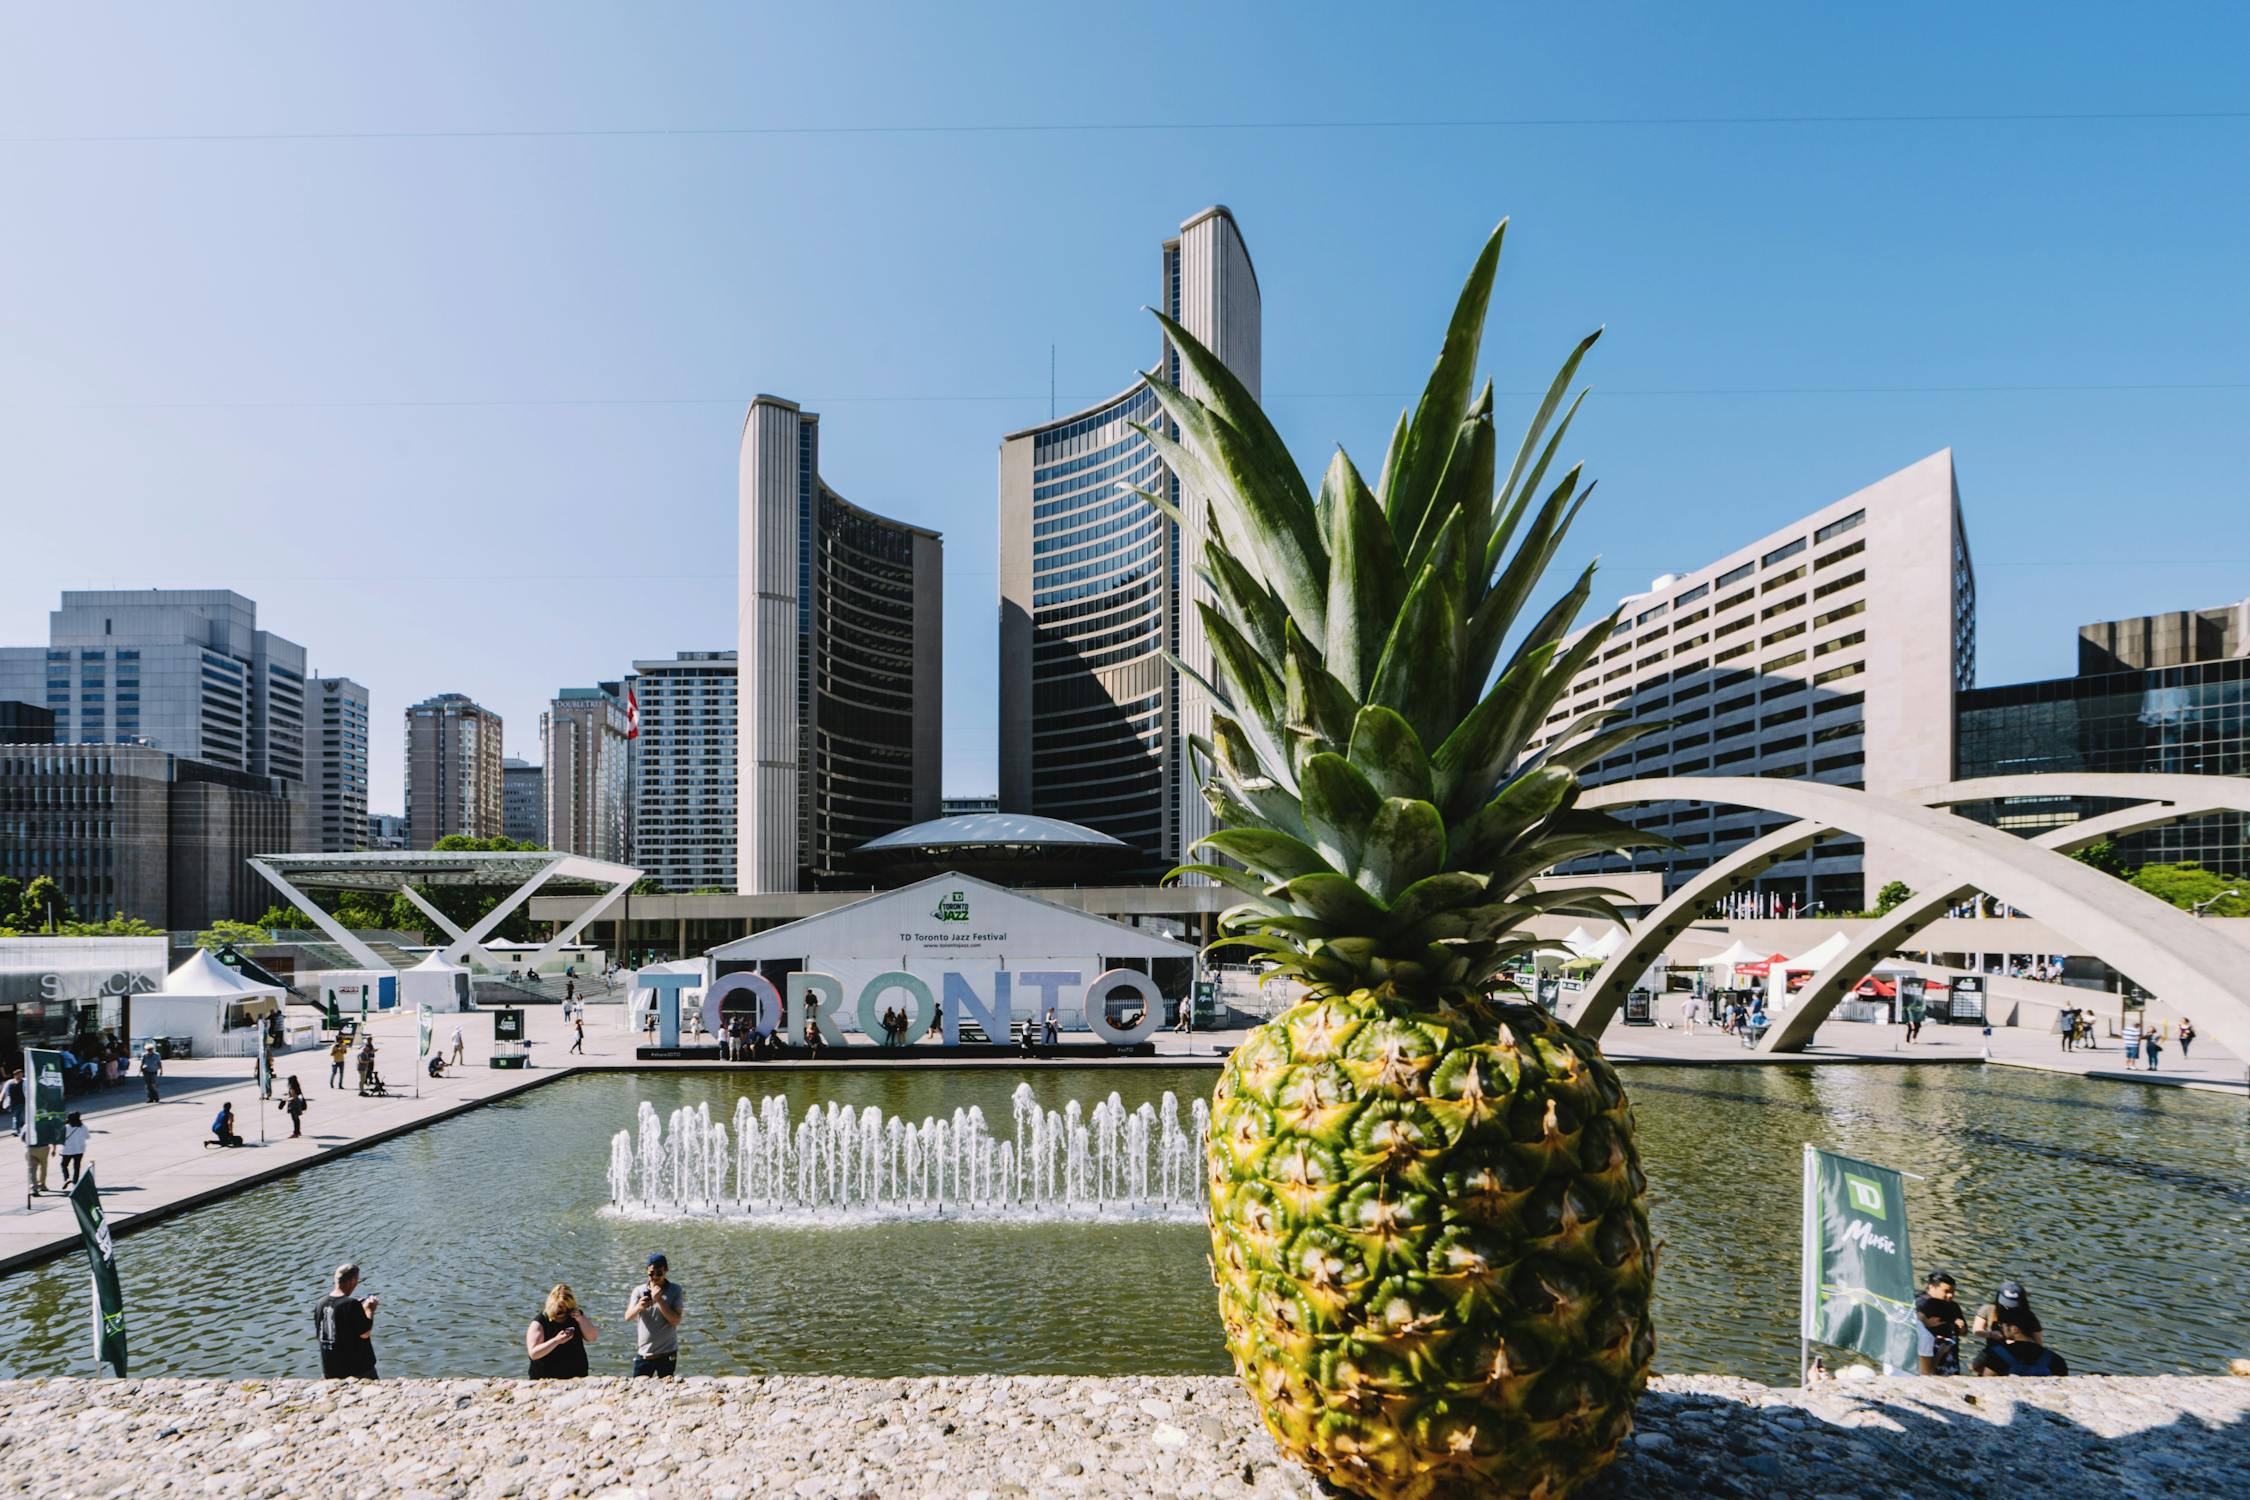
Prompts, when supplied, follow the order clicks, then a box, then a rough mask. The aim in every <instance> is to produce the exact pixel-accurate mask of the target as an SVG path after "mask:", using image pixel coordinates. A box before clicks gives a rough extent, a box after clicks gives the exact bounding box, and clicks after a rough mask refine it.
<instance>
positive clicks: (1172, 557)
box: [1000, 207, 1262, 865]
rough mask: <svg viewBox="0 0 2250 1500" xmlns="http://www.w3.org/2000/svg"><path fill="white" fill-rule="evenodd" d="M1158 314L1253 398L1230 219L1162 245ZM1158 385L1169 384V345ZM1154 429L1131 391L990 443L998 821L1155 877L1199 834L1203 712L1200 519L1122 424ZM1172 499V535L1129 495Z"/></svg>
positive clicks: (1256, 366)
mask: <svg viewBox="0 0 2250 1500" xmlns="http://www.w3.org/2000/svg"><path fill="white" fill-rule="evenodd" d="M1157 305H1158V306H1160V307H1162V308H1163V309H1164V310H1165V312H1166V313H1167V314H1168V315H1169V316H1171V317H1172V318H1173V319H1174V320H1176V321H1177V322H1179V323H1180V324H1181V326H1183V327H1185V328H1186V329H1187V330H1188V331H1189V332H1190V333H1192V334H1194V335H1195V337H1196V338H1197V340H1198V341H1200V342H1201V343H1203V344H1204V345H1205V346H1206V347H1208V348H1209V349H1211V351H1212V352H1213V353H1215V354H1216V355H1218V357H1219V358H1220V359H1221V360H1222V361H1223V362H1224V363H1225V364H1226V366H1227V368H1228V369H1230V370H1232V371H1233V372H1234V373H1235V375H1236V376H1237V377H1238V378H1239V379H1240V380H1241V381H1242V383H1243V384H1244V385H1246V386H1248V387H1249V389H1250V390H1251V391H1252V392H1253V393H1255V392H1256V391H1257V390H1258V389H1259V378H1260V365H1261V353H1260V340H1261V329H1262V311H1261V306H1260V301H1259V294H1258V278H1257V273H1256V271H1255V270H1254V269H1252V267H1251V264H1250V252H1249V250H1248V249H1247V248H1246V247H1245V246H1244V244H1243V241H1242V235H1241V232H1240V231H1239V230H1238V229H1237V228H1236V226H1235V222H1234V217H1233V215H1232V214H1230V213H1229V212H1228V211H1227V210H1226V209H1225V208H1219V207H1214V208H1209V209H1206V210H1204V211H1203V212H1202V213H1200V214H1197V215H1196V216H1195V217H1193V218H1191V219H1189V220H1188V221H1187V222H1186V223H1184V224H1182V225H1181V226H1180V232H1179V234H1178V236H1177V237H1175V238H1173V239H1169V240H1166V241H1165V242H1164V244H1163V247H1162V255H1161V278H1160V281H1159V300H1158V303H1157ZM1161 342H1162V347H1161V348H1160V349H1159V351H1158V363H1157V365H1156V370H1157V372H1158V373H1159V374H1161V375H1162V376H1163V378H1165V379H1166V380H1168V381H1170V382H1172V383H1174V384H1183V383H1184V385H1185V388H1187V389H1189V390H1190V391H1193V390H1194V389H1195V382H1194V381H1192V380H1187V381H1185V382H1183V380H1182V371H1181V367H1180V359H1179V354H1178V352H1177V351H1176V350H1174V349H1173V348H1172V347H1171V345H1170V342H1169V340H1164V341H1161ZM1160 417H1161V411H1160V409H1159V408H1158V406H1157V404H1156V398H1155V395H1154V393H1153V392H1152V391H1151V390H1150V389H1149V387H1148V384H1147V382H1146V380H1145V379H1136V380H1135V381H1134V382H1133V383H1132V384H1131V385H1129V386H1127V387H1126V388H1125V389H1124V390H1123V391H1121V392H1119V393H1118V394H1117V395H1115V396H1112V397H1110V398H1109V399H1108V400H1106V401H1102V402H1099V403H1097V404H1095V405H1093V406H1090V407H1088V408H1086V409H1085V410H1083V411H1079V412H1073V413H1072V414H1071V415H1069V416H1067V417H1061V418H1058V419H1056V420H1054V421H1051V422H1047V423H1044V424H1042V425H1040V426H1037V427H1030V428H1026V429H1024V430H1023V431H1021V432H1014V433H1010V434H1008V435H1007V436H1006V437H1005V438H1004V439H1002V441H1001V444H1000V805H1001V807H1002V808H1004V809H1005V810H1007V811H1010V812H1025V813H1033V814H1037V815H1039V816H1042V817H1052V818H1060V819H1063V820H1065V821H1068V822H1073V823H1081V824H1084V825H1086V826H1088V827H1091V828H1097V829H1099V830H1101V831H1102V832H1104V833H1107V834H1109V835H1111V836H1112V837H1114V838H1117V839H1120V840H1122V841H1124V842H1125V843H1126V844H1128V845H1131V846H1132V847H1133V848H1134V849H1136V850H1138V851H1139V852H1140V853H1141V854H1142V855H1143V856H1144V857H1145V858H1147V859H1148V860H1150V861H1151V862H1155V863H1162V864H1167V865H1169V864H1172V863H1177V862H1178V861H1180V860H1182V859H1185V858H1187V857H1188V856H1187V850H1188V848H1189V846H1190V845H1192V844H1193V843H1194V842H1195V840H1197V839H1198V838H1201V837H1202V836H1203V834H1205V833H1206V832H1208V831H1209V828H1210V813H1209V810H1208V808H1207V807H1206V806H1205V804H1204V802H1203V798H1202V796H1201V793H1200V792H1199V790H1198V789H1197V787H1196V784H1195V774H1194V769H1193V767H1192V766H1191V764H1190V758H1189V755H1188V750H1187V747H1188V742H1189V737H1190V736H1191V735H1208V734H1209V732H1210V727H1211V704H1210V703H1209V702H1208V701H1207V698H1206V695H1205V694H1204V693H1203V692H1202V691H1201V690H1200V689H1199V688H1197V687H1195V685H1194V683H1193V682H1192V681H1190V680H1187V679H1184V678H1183V677H1182V676H1181V674H1180V673H1179V672H1177V671H1175V670H1174V669H1173V667H1172V665H1171V662H1170V661H1169V660H1168V659H1167V654H1168V653H1169V655H1170V656H1173V657H1177V658H1178V659H1179V660H1180V661H1182V662H1184V663H1186V664H1187V665H1188V666H1189V667H1191V668H1193V669H1194V670H1195V671H1196V672H1197V673H1199V674H1201V675H1202V676H1203V677H1204V678H1205V679H1206V680H1209V679H1210V678H1211V677H1212V664H1211V652H1210V647H1209V645H1208V643H1207V642H1206V641H1205V639H1204V632H1203V625H1202V619H1201V616H1200V615H1199V614H1198V612H1197V611H1196V609H1195V604H1196V602H1197V601H1198V600H1203V601H1208V600H1209V598H1210V591H1209V588H1208V586H1207V585H1206V584H1204V583H1203V581H1202V579H1201V578H1200V577H1198V576H1197V569H1198V565H1199V563H1200V559H1201V556H1202V547H1203V532H1204V527H1205V523H1206V516H1205V507H1204V505H1203V504H1202V503H1201V502H1200V501H1197V500H1196V499H1195V498H1194V497H1193V496H1187V495H1182V494H1181V492H1180V487H1179V485H1178V483H1177V481H1176V480H1175V479H1174V477H1173V476H1172V475H1171V474H1170V473H1169V472H1168V471H1166V469H1165V467H1164V465H1163V464H1162V463H1161V462H1160V461H1159V460H1158V459H1157V456H1156V453H1155V450H1154V449H1153V448H1152V447H1151V446H1150V445H1149V443H1148V442H1147V440H1146V439H1144V438H1143V437H1141V436H1140V434H1139V433H1137V432H1135V431H1134V430H1133V426H1134V424H1136V423H1137V424H1141V425H1144V426H1146V425H1151V424H1154V423H1156V422H1157V421H1158V420H1159V419H1160ZM1136 489H1138V490H1146V491H1148V492H1150V493H1152V494H1158V495H1161V496H1163V497H1164V498H1165V499H1167V500H1168V501H1171V502H1172V503H1173V504H1174V505H1175V506H1176V507H1177V509H1178V511H1179V513H1180V514H1181V515H1182V516H1183V517H1184V518H1185V524H1184V525H1181V526H1175V525H1174V524H1173V523H1172V522H1171V520H1170V519H1168V518H1167V517H1166V516H1165V515H1164V514H1163V513H1162V512H1160V511H1159V510H1157V509H1156V507H1154V506H1152V505H1150V504H1149V503H1148V502H1147V501H1145V500H1142V499H1140V498H1139V497H1138V496H1136V495H1135V494H1133V493H1132V491H1133V490H1136Z"/></svg>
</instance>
